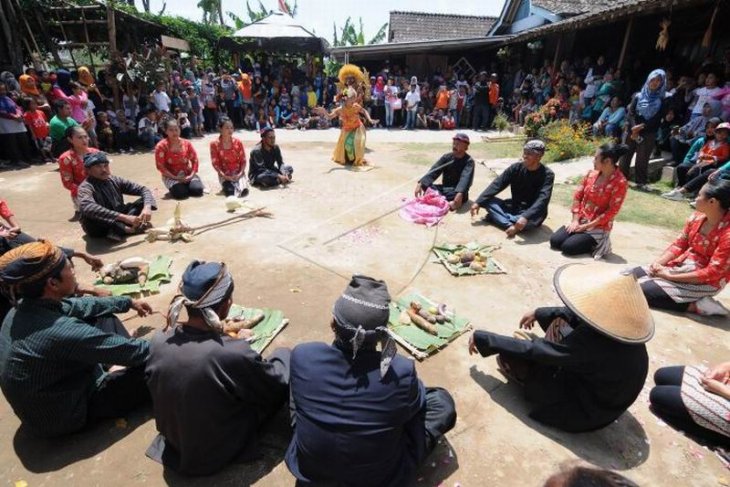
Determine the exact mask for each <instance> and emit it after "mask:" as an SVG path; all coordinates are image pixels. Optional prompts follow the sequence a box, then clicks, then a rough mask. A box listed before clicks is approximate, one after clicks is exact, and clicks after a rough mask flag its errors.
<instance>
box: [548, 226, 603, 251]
mask: <svg viewBox="0 0 730 487" xmlns="http://www.w3.org/2000/svg"><path fill="white" fill-rule="evenodd" d="M597 243H598V242H596V239H594V238H593V237H591V236H590V235H588V234H587V233H568V231H567V230H566V229H565V225H563V226H562V227H560V228H558V229H557V230H556V231H555V233H553V234H552V235H551V236H550V248H551V249H553V250H560V251H561V252H562V253H563V254H565V255H580V254H590V253H591V252H593V249H594V248H595V247H596V244H597Z"/></svg>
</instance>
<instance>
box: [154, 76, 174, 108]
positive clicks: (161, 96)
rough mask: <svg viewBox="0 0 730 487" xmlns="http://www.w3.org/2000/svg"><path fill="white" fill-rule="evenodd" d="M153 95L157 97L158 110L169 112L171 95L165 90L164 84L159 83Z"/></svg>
mask: <svg viewBox="0 0 730 487" xmlns="http://www.w3.org/2000/svg"><path fill="white" fill-rule="evenodd" d="M152 96H154V98H155V106H156V107H157V111H160V112H169V111H170V97H169V96H168V95H167V92H166V91H165V85H164V84H162V83H159V84H158V85H157V88H156V89H155V92H154V93H153V95H152Z"/></svg>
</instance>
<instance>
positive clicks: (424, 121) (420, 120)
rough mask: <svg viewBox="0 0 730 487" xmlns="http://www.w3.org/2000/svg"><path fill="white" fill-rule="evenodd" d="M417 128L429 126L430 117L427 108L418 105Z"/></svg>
mask: <svg viewBox="0 0 730 487" xmlns="http://www.w3.org/2000/svg"><path fill="white" fill-rule="evenodd" d="M416 128H417V129H427V128H428V117H426V109H425V108H424V107H418V113H417V114H416Z"/></svg>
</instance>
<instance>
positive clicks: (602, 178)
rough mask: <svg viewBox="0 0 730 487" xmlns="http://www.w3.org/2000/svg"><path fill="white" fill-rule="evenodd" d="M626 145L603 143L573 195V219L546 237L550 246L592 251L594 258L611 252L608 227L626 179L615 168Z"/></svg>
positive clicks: (620, 202) (576, 252)
mask: <svg viewBox="0 0 730 487" xmlns="http://www.w3.org/2000/svg"><path fill="white" fill-rule="evenodd" d="M628 150H629V148H628V147H627V146H625V145H624V144H614V143H609V144H604V145H602V146H601V147H600V148H599V149H598V150H597V151H596V156H595V158H594V159H593V168H594V169H593V170H592V171H590V172H588V174H587V175H586V177H585V178H583V182H582V183H581V184H580V186H579V187H578V190H577V191H576V192H575V195H574V196H573V207H572V213H573V219H572V220H571V222H570V223H569V224H567V225H564V226H562V227H560V228H559V229H558V230H557V231H556V232H555V233H553V235H552V236H551V237H550V247H551V248H553V249H555V250H560V251H562V252H563V254H564V255H579V254H587V253H589V252H592V253H593V257H594V258H595V259H600V258H602V257H603V256H604V255H607V254H609V253H611V239H610V234H611V228H612V227H613V219H614V218H616V215H617V214H618V212H619V210H620V209H621V205H623V202H624V198H626V190H627V189H628V183H627V181H626V177H624V175H623V173H622V172H621V171H619V170H618V167H617V165H618V161H619V159H621V156H623V155H624V154H625V153H626V152H628Z"/></svg>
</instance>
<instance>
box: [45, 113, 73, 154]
mask: <svg viewBox="0 0 730 487" xmlns="http://www.w3.org/2000/svg"><path fill="white" fill-rule="evenodd" d="M54 106H55V107H56V115H54V116H53V118H52V119H51V122H50V124H49V125H50V126H51V140H52V141H53V145H52V146H51V153H52V154H53V157H58V156H60V155H61V154H63V153H64V152H66V151H67V150H68V149H69V148H70V147H69V143H68V140H67V139H66V131H67V130H68V128H69V127H73V126H75V125H78V123H77V122H76V120H74V119H73V117H72V116H71V104H70V103H69V102H67V101H66V100H57V101H56V103H55V104H54Z"/></svg>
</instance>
